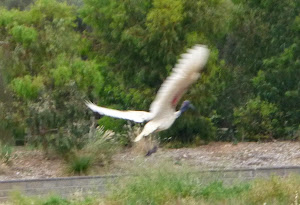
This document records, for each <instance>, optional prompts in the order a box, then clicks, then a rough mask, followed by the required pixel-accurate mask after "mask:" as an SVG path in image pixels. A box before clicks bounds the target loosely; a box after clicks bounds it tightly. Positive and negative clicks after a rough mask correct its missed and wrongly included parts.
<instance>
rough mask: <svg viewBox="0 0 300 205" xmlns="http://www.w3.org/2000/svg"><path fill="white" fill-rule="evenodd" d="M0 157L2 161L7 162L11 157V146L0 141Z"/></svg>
mask: <svg viewBox="0 0 300 205" xmlns="http://www.w3.org/2000/svg"><path fill="white" fill-rule="evenodd" d="M0 150H1V152H0V158H1V159H2V160H3V162H4V163H9V162H10V160H11V158H12V153H13V147H11V146H10V145H8V144H5V145H3V144H2V143H1V142H0Z"/></svg>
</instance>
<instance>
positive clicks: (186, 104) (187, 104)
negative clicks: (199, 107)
mask: <svg viewBox="0 0 300 205" xmlns="http://www.w3.org/2000/svg"><path fill="white" fill-rule="evenodd" d="M189 108H191V109H193V110H194V109H195V107H194V106H193V105H192V103H191V102H190V101H188V100H185V101H184V102H183V103H182V105H181V108H180V111H181V113H183V112H185V111H187V110H188V109H189Z"/></svg>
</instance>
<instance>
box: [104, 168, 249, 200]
mask: <svg viewBox="0 0 300 205" xmlns="http://www.w3.org/2000/svg"><path fill="white" fill-rule="evenodd" d="M139 171H140V173H139V174H138V175H137V176H134V178H131V177H129V178H128V179H125V180H120V182H118V183H117V184H116V185H115V186H113V188H112V191H111V192H110V195H108V197H107V202H108V203H119V202H120V201H122V203H126V204H166V203H170V202H175V201H177V202H179V201H182V200H184V199H194V200H195V202H197V201H198V203H199V202H202V201H203V202H204V201H207V202H208V201H211V203H212V204H214V203H213V202H215V203H216V202H218V201H222V200H226V199H227V200H228V199H230V198H234V197H238V196H239V195H241V194H244V193H245V192H246V191H248V190H249V188H250V186H249V184H246V183H245V184H236V185H232V186H225V185H223V183H222V182H220V181H214V182H205V179H202V178H201V176H195V175H193V174H191V173H188V172H187V170H186V171H183V170H181V169H176V170H174V169H173V170H172V171H171V169H166V168H160V169H155V170H151V171H150V170H143V171H142V170H139ZM137 190H138V191H137Z"/></svg>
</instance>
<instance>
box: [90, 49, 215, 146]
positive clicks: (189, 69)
mask: <svg viewBox="0 0 300 205" xmlns="http://www.w3.org/2000/svg"><path fill="white" fill-rule="evenodd" d="M208 56H209V50H208V49H207V47H206V46H203V45H195V46H194V47H193V48H191V49H189V50H188V51H187V53H185V54H182V55H181V59H180V60H179V61H178V63H177V65H176V66H175V67H174V68H173V70H172V73H171V75H170V76H169V77H168V78H167V79H166V80H165V82H164V83H163V84H162V86H161V88H160V89H159V90H158V93H157V95H156V98H155V100H154V101H153V102H152V104H151V106H150V112H145V111H132V110H129V111H120V110H113V109H109V108H104V107H99V106H97V105H95V104H93V103H91V102H86V105H87V106H88V107H89V108H90V109H91V110H92V111H94V112H98V113H99V114H101V115H106V116H110V117H114V118H121V119H126V120H132V121H135V122H138V123H142V122H148V123H147V124H146V125H145V127H144V129H143V131H142V132H141V133H140V134H139V135H138V136H137V137H136V138H135V140H134V141H135V142H137V141H139V140H141V139H142V138H143V137H144V136H148V135H150V134H151V133H154V132H159V131H162V130H166V129H168V128H169V127H171V125H172V124H173V123H174V121H175V120H176V119H177V118H178V117H179V116H180V115H181V114H182V113H183V112H184V111H186V110H187V109H189V108H192V107H193V106H192V104H191V103H190V102H189V101H184V102H183V104H182V106H181V108H180V110H179V111H176V110H175V109H176V105H177V103H178V101H179V100H180V98H181V97H182V95H183V94H184V93H185V92H186V91H187V88H188V87H189V86H190V85H191V84H192V83H194V82H195V81H196V80H197V79H198V78H199V77H200V71H201V70H202V69H203V67H204V66H205V64H206V62H207V59H208Z"/></svg>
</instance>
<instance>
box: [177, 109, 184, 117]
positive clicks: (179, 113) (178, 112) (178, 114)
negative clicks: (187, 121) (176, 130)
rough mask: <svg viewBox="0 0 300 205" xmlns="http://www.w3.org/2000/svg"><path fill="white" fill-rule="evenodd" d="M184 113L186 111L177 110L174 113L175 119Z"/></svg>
mask: <svg viewBox="0 0 300 205" xmlns="http://www.w3.org/2000/svg"><path fill="white" fill-rule="evenodd" d="M185 111H186V110H182V109H180V110H178V111H177V112H175V116H176V118H178V117H180V115H182V113H184V112H185Z"/></svg>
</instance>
